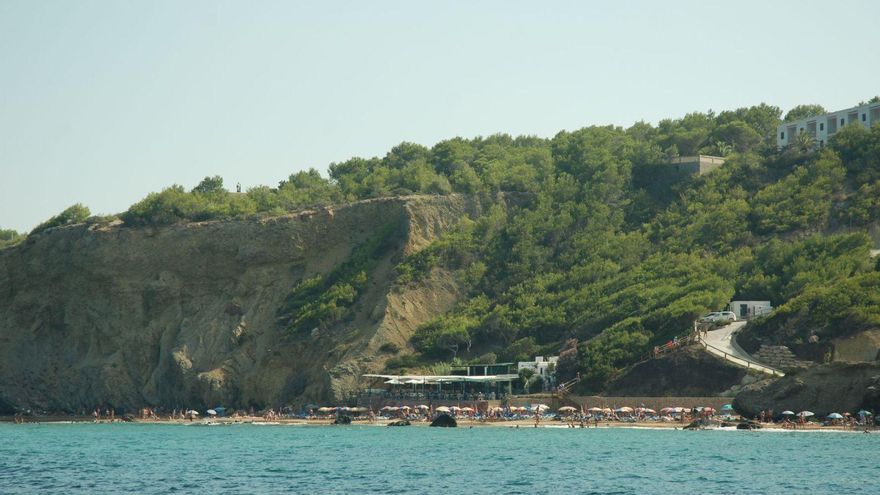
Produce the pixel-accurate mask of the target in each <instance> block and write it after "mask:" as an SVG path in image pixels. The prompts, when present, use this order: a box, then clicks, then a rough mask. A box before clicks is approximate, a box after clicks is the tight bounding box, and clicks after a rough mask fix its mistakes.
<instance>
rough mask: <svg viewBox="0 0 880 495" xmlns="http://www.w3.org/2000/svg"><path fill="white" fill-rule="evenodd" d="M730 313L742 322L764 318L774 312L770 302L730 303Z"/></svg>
mask: <svg viewBox="0 0 880 495" xmlns="http://www.w3.org/2000/svg"><path fill="white" fill-rule="evenodd" d="M730 311H733V313H734V314H735V315H736V317H737V318H738V319H740V320H748V319H749V318H753V317H755V316H763V315H766V314H769V313H770V312H771V311H773V305H771V304H770V301H730Z"/></svg>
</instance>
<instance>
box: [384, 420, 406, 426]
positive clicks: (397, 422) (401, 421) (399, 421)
mask: <svg viewBox="0 0 880 495" xmlns="http://www.w3.org/2000/svg"><path fill="white" fill-rule="evenodd" d="M410 424H412V423H410V422H409V420H408V419H400V420H397V421H392V422H390V423H388V426H409V425H410Z"/></svg>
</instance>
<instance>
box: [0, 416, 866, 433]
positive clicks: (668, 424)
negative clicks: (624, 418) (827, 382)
mask: <svg viewBox="0 0 880 495" xmlns="http://www.w3.org/2000/svg"><path fill="white" fill-rule="evenodd" d="M333 421H334V419H333V418H308V419H306V418H281V419H272V420H269V419H265V418H262V417H257V416H243V417H237V418H232V417H222V418H200V419H194V420H192V421H190V420H188V419H167V418H166V419H134V420H129V421H125V420H121V419H114V420H108V419H100V420H97V421H95V420H94V419H93V418H92V417H90V416H63V415H55V416H52V415H49V416H40V417H36V418H35V417H29V418H26V420H25V423H24V424H50V423H51V424H58V423H97V424H108V425H109V424H117V423H135V424H167V425H181V426H231V425H244V424H246V425H254V426H276V425H286V426H340V425H334V424H333ZM395 421H398V419H396V418H377V419H376V420H374V421H369V420H363V421H361V420H355V421H353V422H352V426H374V427H387V426H389V424H390V423H393V422H395ZM410 421H411V424H410V426H413V427H429V426H430V424H431V422H430V421H428V420H420V419H419V420H410ZM0 422H9V423H12V422H14V418H13V417H12V416H0ZM457 422H458V427H459V428H533V429H534V428H536V426H535V420H534V419H531V418H530V419H515V420H474V419H471V418H457ZM688 424H689V423H683V422H680V421H637V422H621V421H600V422H599V423H598V424H595V423H592V422H590V423H588V424H585V425H584V427H581V426H580V423H578V422H575V423H574V427H572V426H571V424H569V423H567V422H564V421H558V420H553V419H546V418H545V419H542V420H541V421H540V423H539V424H538V425H537V428H548V429H596V428H628V429H650V430H658V429H662V430H683V429H684V427H685V426H687V425H688ZM702 429H713V430H735V429H736V428H735V427H724V428H722V427H717V426H710V427H709V428H702ZM866 429H867V430H868V431H871V432H875V431H880V430H877V429H876V428H873V427H867V428H866V427H864V426H862V427H856V428H852V427H848V426H822V425H819V424H815V423H808V424H807V425H805V426H799V427H798V428H783V427H782V425H781V424H778V423H761V428H760V429H758V430H750V431H778V432H822V431H837V432H850V433H862V432H865V431H866ZM744 431H746V430H744Z"/></svg>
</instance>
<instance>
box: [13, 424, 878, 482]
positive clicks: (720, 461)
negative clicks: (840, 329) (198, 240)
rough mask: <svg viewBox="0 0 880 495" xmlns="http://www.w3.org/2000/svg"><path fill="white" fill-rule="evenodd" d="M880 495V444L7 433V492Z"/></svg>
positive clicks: (172, 428) (199, 430)
mask: <svg viewBox="0 0 880 495" xmlns="http://www.w3.org/2000/svg"><path fill="white" fill-rule="evenodd" d="M172 492H174V493H218V494H219V493H254V494H262V493H339V492H350V493H394V492H397V493H432V494H440V493H464V494H478V493H529V494H534V493H566V494H569V493H683V494H705V493H780V494H801V493H834V494H842V493H872V494H873V493H880V434H864V433H839V432H818V433H812V432H809V433H791V432H747V431H669V430H632V429H620V428H617V429H610V428H607V429H602V428H600V429H598V430H597V429H573V430H572V429H539V430H535V429H534V428H520V429H508V428H472V429H467V428H458V429H445V428H442V429H441V428H416V427H409V428H385V427H375V426H350V427H345V426H342V427H319V426H254V425H232V426H208V427H204V426H187V425H171V424H165V425H163V424H158V425H155V424H154V425H150V424H98V425H95V424H30V425H12V424H0V493H4V494H5V493H172Z"/></svg>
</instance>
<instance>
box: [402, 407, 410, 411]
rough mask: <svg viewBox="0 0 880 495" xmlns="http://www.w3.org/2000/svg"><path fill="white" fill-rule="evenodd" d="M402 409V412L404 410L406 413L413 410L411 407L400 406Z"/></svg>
mask: <svg viewBox="0 0 880 495" xmlns="http://www.w3.org/2000/svg"><path fill="white" fill-rule="evenodd" d="M400 409H401V410H404V411H409V410H410V409H412V408H411V407H409V406H400Z"/></svg>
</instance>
